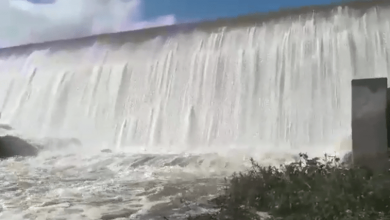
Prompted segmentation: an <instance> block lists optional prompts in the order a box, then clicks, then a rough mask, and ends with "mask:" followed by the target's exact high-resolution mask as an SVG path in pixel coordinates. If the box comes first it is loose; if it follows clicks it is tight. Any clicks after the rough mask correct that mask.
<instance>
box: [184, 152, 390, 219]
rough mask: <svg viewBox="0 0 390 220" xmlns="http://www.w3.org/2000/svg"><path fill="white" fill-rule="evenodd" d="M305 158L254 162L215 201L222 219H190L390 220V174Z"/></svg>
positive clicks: (335, 160) (336, 161) (216, 216)
mask: <svg viewBox="0 0 390 220" xmlns="http://www.w3.org/2000/svg"><path fill="white" fill-rule="evenodd" d="M299 156H300V158H301V160H300V161H299V162H295V163H291V164H288V165H281V166H280V167H273V166H268V167H262V166H260V165H259V164H258V163H256V162H255V161H254V160H251V162H252V167H251V169H249V170H248V171H246V172H240V173H235V174H234V175H233V176H232V177H231V178H229V180H226V181H227V186H226V189H225V191H224V193H223V194H222V195H220V196H218V197H217V198H215V199H214V200H213V202H214V203H215V204H216V205H217V206H218V208H219V212H218V213H215V214H209V215H202V216H196V217H190V218H189V219H198V220H201V219H234V220H236V219H240V220H245V219H261V217H260V216H259V215H258V214H257V213H258V212H263V213H264V212H266V213H268V214H269V215H270V216H271V217H268V219H287V220H295V219H296V220H301V219H315V220H341V219H342V220H352V219H354V220H358V219H362V220H363V219H364V220H366V219H390V208H389V206H390V184H389V183H390V174H389V173H374V172H372V171H371V170H369V169H367V168H362V167H353V168H347V167H346V166H344V165H343V164H342V163H341V162H340V159H339V158H336V157H329V156H325V159H323V160H321V159H319V158H314V159H310V158H309V157H308V155H306V154H300V155H299ZM263 219H264V218H263Z"/></svg>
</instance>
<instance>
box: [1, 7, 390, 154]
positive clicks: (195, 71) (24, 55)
mask: <svg viewBox="0 0 390 220" xmlns="http://www.w3.org/2000/svg"><path fill="white" fill-rule="evenodd" d="M330 13H331V15H328V16H327V17H326V18H324V16H323V15H319V14H313V13H311V14H310V13H309V14H306V15H304V16H298V17H297V16H295V17H291V18H290V19H283V18H280V19H276V20H275V19H274V20H270V21H265V22H261V20H260V21H256V19H253V20H252V21H251V22H247V21H246V22H243V25H234V26H233V27H229V26H218V21H217V24H214V27H213V28H210V27H208V28H203V29H202V25H198V26H195V25H192V27H189V28H187V29H186V30H185V31H182V30H181V29H180V28H176V29H174V28H169V27H168V28H165V29H164V28H160V29H159V31H160V32H162V33H160V34H159V33H158V31H153V30H146V31H139V32H129V33H122V34H117V35H115V34H114V35H103V36H98V37H92V38H84V39H76V40H70V41H61V42H53V43H46V44H40V45H36V46H35V45H29V46H22V47H16V48H10V49H5V50H4V51H3V52H1V53H0V56H1V61H0V108H1V109H0V110H1V112H2V116H3V118H2V119H1V120H3V121H5V122H7V123H9V124H11V125H12V126H14V127H15V128H16V129H18V130H20V131H22V132H23V133H26V134H29V135H32V136H71V137H78V138H81V139H83V140H86V141H94V143H95V142H96V143H102V142H105V143H109V144H115V145H116V146H146V147H153V146H170V147H178V146H181V148H185V146H191V147H192V146H197V147H204V146H217V145H218V146H226V145H245V146H251V145H254V146H255V145H259V144H260V143H264V144H272V145H274V146H275V145H287V146H290V147H294V146H298V145H308V144H314V145H315V144H319V143H330V142H334V141H335V140H337V138H340V136H342V135H348V133H349V132H350V118H351V116H350V105H351V103H350V102H351V101H350V97H351V93H350V81H351V79H352V78H359V77H360V78H361V77H374V76H387V75H388V72H389V69H388V68H389V61H390V60H389V59H390V57H389V55H388V54H389V48H390V46H389V44H388V42H389V40H390V35H389V34H390V25H389V24H390V23H389V21H390V20H389V18H390V9H388V8H375V7H374V8H371V9H366V11H365V12H364V13H362V12H361V11H354V10H353V9H349V8H341V7H339V8H335V9H333V11H332V12H330ZM221 23H223V22H221ZM184 28H185V26H184ZM182 29H183V28H182ZM142 32H145V33H144V34H143V33H142ZM142 38H144V39H145V40H143V39H142ZM258 147H260V146H258Z"/></svg>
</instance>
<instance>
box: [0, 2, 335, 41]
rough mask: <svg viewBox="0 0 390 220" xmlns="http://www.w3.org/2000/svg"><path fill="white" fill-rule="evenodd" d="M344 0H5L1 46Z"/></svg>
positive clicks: (1, 4)
mask: <svg viewBox="0 0 390 220" xmlns="http://www.w3.org/2000/svg"><path fill="white" fill-rule="evenodd" d="M332 1H333V2H334V1H341V0H316V1H315V0H294V1H292V0H268V1H264V0H263V1H262V0H103V1H102V0H0V48H1V47H8V46H14V45H20V44H26V43H36V42H42V41H52V40H58V39H69V38H77V37H83V36H89V35H94V34H101V33H113V32H121V31H128V30H135V29H142V28H148V27H153V26H162V25H172V24H175V23H183V22H192V21H200V20H210V19H215V18H221V17H236V16H238V15H244V14H250V13H256V12H269V11H277V10H279V9H283V8H294V7H302V6H307V5H313V4H317V5H323V4H330V3H331V2H332Z"/></svg>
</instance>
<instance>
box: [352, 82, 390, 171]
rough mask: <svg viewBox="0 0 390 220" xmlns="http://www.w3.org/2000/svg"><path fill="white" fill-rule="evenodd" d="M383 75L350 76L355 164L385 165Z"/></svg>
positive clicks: (380, 167)
mask: <svg viewBox="0 0 390 220" xmlns="http://www.w3.org/2000/svg"><path fill="white" fill-rule="evenodd" d="M386 105H387V78H371V79H355V80H352V151H353V162H354V164H356V165H360V166H366V167H370V168H372V169H374V170H379V171H380V170H386V169H388V157H387V129H386Z"/></svg>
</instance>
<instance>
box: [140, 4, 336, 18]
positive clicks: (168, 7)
mask: <svg viewBox="0 0 390 220" xmlns="http://www.w3.org/2000/svg"><path fill="white" fill-rule="evenodd" d="M331 2H332V1H331V0H268V1H264V0H144V2H143V4H144V6H143V13H144V14H143V16H144V18H145V19H150V18H153V17H158V16H162V15H165V14H173V15H175V17H176V19H177V21H178V22H181V21H188V20H190V21H192V20H209V19H215V18H220V17H236V16H238V15H243V14H249V13H256V12H268V11H277V10H279V9H281V8H294V7H301V6H307V5H314V4H317V5H326V4H330V3H331ZM333 2H334V1H333Z"/></svg>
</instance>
